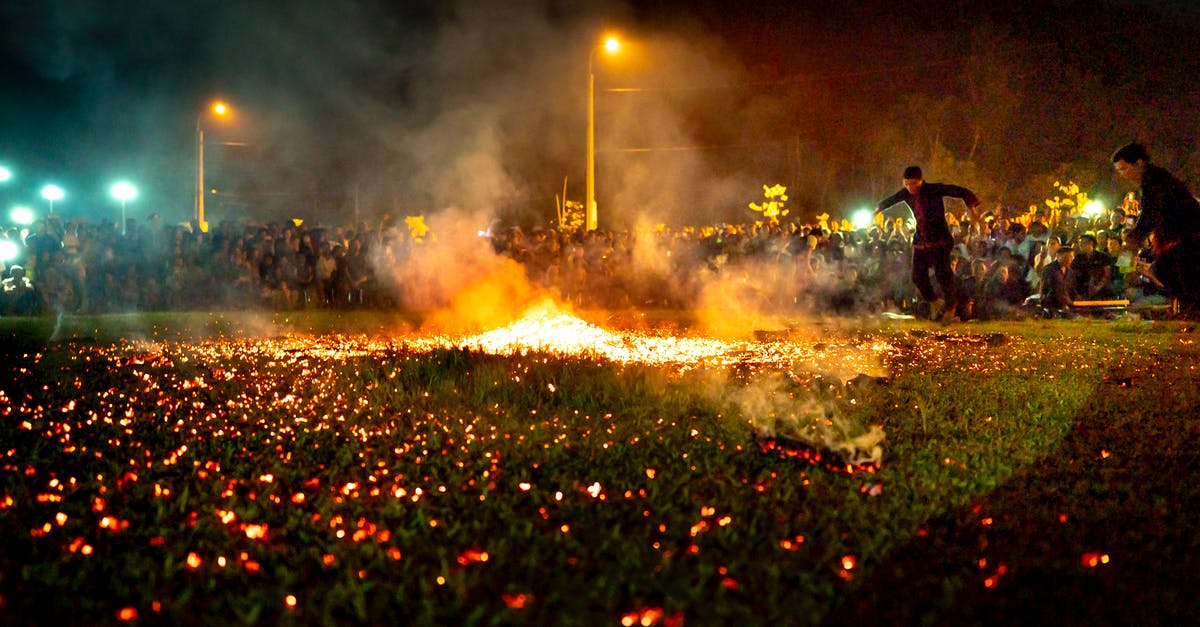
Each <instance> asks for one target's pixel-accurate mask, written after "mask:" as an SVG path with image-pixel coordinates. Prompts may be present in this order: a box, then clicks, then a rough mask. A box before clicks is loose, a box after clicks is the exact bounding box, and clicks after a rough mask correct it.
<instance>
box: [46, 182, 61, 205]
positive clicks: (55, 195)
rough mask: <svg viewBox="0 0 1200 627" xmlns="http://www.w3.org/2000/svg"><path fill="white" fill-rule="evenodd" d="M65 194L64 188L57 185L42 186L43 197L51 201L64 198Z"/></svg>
mask: <svg viewBox="0 0 1200 627" xmlns="http://www.w3.org/2000/svg"><path fill="white" fill-rule="evenodd" d="M65 195H66V192H64V191H63V190H62V188H61V187H59V186H57V185H47V186H45V187H43V188H42V198H45V199H46V200H49V201H50V202H54V201H56V200H62V197H63V196H65Z"/></svg>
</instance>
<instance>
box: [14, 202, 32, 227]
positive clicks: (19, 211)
mask: <svg viewBox="0 0 1200 627" xmlns="http://www.w3.org/2000/svg"><path fill="white" fill-rule="evenodd" d="M10 217H11V218H12V221H13V222H14V223H16V224H19V225H21V226H29V225H30V224H33V210H32V209H30V208H29V207H26V206H24V205H21V206H17V207H13V210H12V213H11V214H10Z"/></svg>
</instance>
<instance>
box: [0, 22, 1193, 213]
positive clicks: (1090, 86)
mask: <svg viewBox="0 0 1200 627" xmlns="http://www.w3.org/2000/svg"><path fill="white" fill-rule="evenodd" d="M831 4H834V5H837V4H845V5H848V6H830V5H831ZM976 4H983V3H968V2H932V3H895V2H883V1H874V0H868V1H866V2H854V3H826V2H821V3H815V2H814V3H809V2H742V3H727V2H712V1H710V2H693V3H680V2H674V1H667V0H661V1H658V2H650V1H647V2H633V3H616V2H607V3H597V2H583V1H571V0H562V1H517V2H503V3H501V2H497V3H480V2H460V3H443V2H434V1H429V2H407V3H400V2H382V1H369V0H360V1H356V2H326V1H317V0H296V1H292V2H287V3H271V2H262V3H256V2H235V3H225V2H215V1H200V0H184V1H181V2H168V3H160V2H144V3H136V2H126V3H93V2H85V1H82V0H80V1H74V2H69V1H48V2H19V3H6V4H5V5H4V6H3V8H0V17H2V21H0V23H2V26H0V29H3V30H2V33H3V34H2V39H0V49H2V50H3V55H2V57H0V68H2V70H0V71H2V73H3V74H2V75H3V79H2V82H0V89H2V90H3V97H2V98H0V163H3V164H4V165H6V166H7V167H9V168H10V169H12V170H13V171H14V173H15V178H14V180H12V181H11V182H9V183H8V184H7V185H6V187H4V188H3V190H0V198H2V199H3V203H4V206H5V208H7V207H11V206H12V205H14V204H18V203H25V204H28V205H30V206H32V207H34V208H36V209H38V210H39V211H41V210H42V209H44V208H45V201H43V200H41V199H40V198H39V197H38V195H37V193H38V190H39V189H40V188H41V186H42V185H44V184H46V183H50V182H53V183H57V184H59V185H60V186H62V187H63V188H64V189H66V191H67V198H66V199H64V200H63V201H61V202H60V203H58V204H56V209H59V210H60V211H61V213H63V214H64V215H66V216H75V215H82V216H88V217H89V219H92V220H103V219H114V217H113V215H112V214H115V212H116V203H115V201H113V200H111V199H110V198H109V197H108V195H107V191H106V190H107V188H108V186H109V185H111V183H112V182H113V181H115V180H117V179H118V178H124V179H128V180H130V181H133V182H134V183H135V184H137V185H138V186H139V188H140V189H141V190H142V197H141V198H139V199H138V200H137V201H135V202H134V203H131V205H130V215H131V216H133V217H141V216H144V215H146V214H148V213H149V212H150V211H160V212H162V213H163V214H164V215H165V216H167V217H168V218H170V219H172V220H186V219H187V218H188V217H190V216H191V213H192V186H193V185H194V177H195V149H196V137H195V126H196V120H197V116H198V115H200V114H201V113H202V112H203V111H204V109H205V107H206V106H207V104H208V103H209V102H211V101H212V100H214V99H217V98H220V99H223V100H225V101H226V102H228V103H229V104H230V105H231V106H232V107H233V108H234V110H235V112H236V115H235V116H234V117H233V118H232V119H230V120H227V121H221V122H218V121H215V120H209V119H207V118H206V119H205V120H204V125H205V131H206V138H207V140H208V141H207V142H206V169H207V170H208V173H209V177H208V178H209V181H208V182H209V183H210V185H209V187H215V188H216V189H217V190H218V193H217V195H216V196H211V197H210V200H209V206H210V209H209V213H210V216H209V218H210V220H219V219H222V218H240V217H247V218H252V219H263V220H266V219H279V218H284V217H306V218H310V219H313V220H318V221H336V220H345V219H349V217H350V216H352V215H353V211H354V210H355V208H357V210H358V212H359V216H360V217H361V218H363V219H369V218H374V217H377V216H380V215H383V214H388V213H390V214H393V215H404V214H407V215H415V214H420V213H430V212H435V211H439V210H441V209H444V208H448V207H458V208H460V209H464V210H467V211H470V212H475V213H477V214H478V215H480V216H482V217H485V218H488V219H490V218H500V219H504V220H507V221H513V222H520V223H525V224H539V223H546V222H548V221H549V220H550V219H552V217H553V215H554V202H555V195H556V194H560V193H561V190H562V188H563V182H564V177H565V178H566V181H567V186H568V189H567V196H568V198H572V199H577V200H582V196H583V175H584V157H585V141H584V140H585V129H586V126H585V120H586V87H587V83H586V78H587V61H588V56H589V54H588V53H589V50H590V49H591V46H592V45H594V44H595V43H597V42H598V41H599V39H600V36H601V35H602V34H603V33H605V32H608V31H609V30H613V31H615V32H617V33H619V34H620V35H621V36H622V39H623V40H624V41H626V42H627V46H626V47H625V49H623V51H622V53H621V54H620V55H618V56H616V57H614V58H611V59H609V58H603V57H602V55H601V56H597V57H596V59H595V65H594V68H595V73H596V77H597V79H596V80H597V90H598V93H597V117H596V122H597V149H598V157H597V164H598V165H597V170H598V182H597V185H598V192H597V194H598V198H599V200H600V203H601V207H602V212H604V213H603V214H602V218H601V220H602V224H606V225H609V226H619V225H623V224H633V223H635V222H637V221H639V220H641V221H646V220H649V221H653V222H663V221H665V222H674V223H692V224H694V223H703V222H711V221H717V220H746V219H750V217H751V216H750V215H748V212H747V211H746V204H747V203H748V202H752V201H756V200H761V197H760V196H759V195H758V194H760V193H761V187H762V184H764V183H777V182H782V183H784V184H786V185H788V186H789V187H790V188H791V189H792V192H793V193H792V196H793V198H795V200H794V203H795V205H794V206H795V209H796V212H795V213H796V215H797V216H800V217H803V216H807V215H810V214H816V213H818V212H820V211H831V212H834V213H837V212H838V211H839V210H841V209H845V208H850V207H851V206H853V205H856V204H868V203H870V202H871V201H872V200H873V199H877V198H879V197H882V195H885V194H886V193H888V192H890V191H894V190H893V188H894V187H896V186H897V185H898V178H899V171H900V168H902V167H903V166H904V165H907V164H908V163H921V164H923V165H925V166H926V172H927V175H929V176H928V177H929V178H930V179H931V180H939V179H943V178H944V179H946V180H951V179H952V180H953V182H958V183H962V184H968V185H971V186H973V187H974V188H977V191H979V192H980V193H981V196H983V197H984V199H985V202H989V203H995V202H1003V203H1005V204H1006V205H1010V206H1018V207H1019V206H1024V205H1026V204H1028V203H1029V202H1036V201H1038V200H1039V198H1037V196H1038V194H1039V193H1041V192H1042V191H1043V190H1045V191H1051V190H1048V189H1047V187H1048V181H1050V180H1056V179H1058V178H1060V177H1061V178H1073V179H1074V180H1076V181H1077V182H1080V183H1081V184H1082V185H1087V186H1090V188H1091V189H1093V190H1094V192H1095V194H1096V195H1098V196H1105V195H1108V196H1110V197H1111V196H1115V195H1117V194H1119V193H1120V191H1121V190H1120V188H1119V186H1118V184H1117V183H1116V181H1115V180H1114V179H1113V177H1112V176H1111V173H1110V172H1109V170H1110V168H1109V164H1108V163H1107V161H1106V158H1107V155H1108V154H1109V153H1110V152H1111V151H1112V150H1113V148H1115V147H1116V146H1117V145H1119V144H1120V143H1123V142H1124V141H1128V140H1130V139H1138V140H1141V141H1143V142H1145V143H1147V144H1148V145H1149V146H1150V148H1151V153H1152V155H1155V158H1156V160H1157V161H1159V162H1160V163H1162V164H1163V165H1165V166H1167V167H1168V168H1169V169H1172V170H1173V171H1175V172H1176V173H1178V174H1180V175H1182V176H1183V177H1184V178H1185V179H1189V180H1190V181H1191V182H1192V183H1193V186H1195V185H1197V184H1200V178H1196V177H1200V158H1197V156H1196V155H1195V154H1194V153H1195V150H1194V143H1195V142H1194V140H1195V129H1196V127H1197V121H1196V120H1197V116H1196V112H1197V111H1200V93H1197V90H1196V88H1195V87H1193V85H1195V84H1196V82H1195V80H1194V77H1195V76H1197V75H1200V72H1198V70H1200V67H1198V66H1200V61H1197V59H1196V56H1197V55H1194V54H1192V53H1190V52H1188V51H1187V50H1186V49H1185V48H1187V47H1188V46H1182V45H1180V42H1184V41H1191V39H1188V37H1191V36H1192V34H1193V33H1194V32H1195V26H1197V25H1200V20H1197V19H1196V12H1195V10H1192V9H1188V8H1186V7H1183V6H1182V5H1176V4H1172V3H1164V2H1128V1H1117V0H1112V1H1109V2H1083V3H1068V2H1033V3H1021V4H1022V8H1021V9H1020V10H1015V9H1012V8H1009V7H1007V6H999V7H989V8H983V7H977V6H975V5H976ZM1001 4H1002V5H1003V4H1005V3H1001ZM682 6H686V7H687V8H686V9H681V8H680V7H682ZM598 54H599V53H598ZM227 144H237V145H227ZM1044 197H1045V194H1042V195H1041V198H1044ZM5 212H7V211H5Z"/></svg>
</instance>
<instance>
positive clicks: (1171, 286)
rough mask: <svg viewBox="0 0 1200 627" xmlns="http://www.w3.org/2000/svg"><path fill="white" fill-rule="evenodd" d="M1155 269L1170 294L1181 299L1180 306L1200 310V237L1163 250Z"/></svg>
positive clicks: (1189, 311) (1190, 309)
mask: <svg viewBox="0 0 1200 627" xmlns="http://www.w3.org/2000/svg"><path fill="white" fill-rule="evenodd" d="M1152 271H1153V272H1154V276H1155V277H1156V278H1157V279H1158V280H1159V281H1162V282H1163V285H1164V286H1165V287H1166V288H1167V294H1168V295H1169V296H1171V297H1172V298H1178V299H1179V308H1180V309H1182V310H1184V311H1185V312H1187V313H1190V314H1197V313H1200V239H1186V240H1183V241H1182V242H1179V243H1178V244H1176V245H1174V246H1171V247H1169V248H1168V249H1167V250H1164V251H1162V252H1160V253H1159V254H1158V255H1157V256H1156V258H1155V259H1154V266H1153V268H1152Z"/></svg>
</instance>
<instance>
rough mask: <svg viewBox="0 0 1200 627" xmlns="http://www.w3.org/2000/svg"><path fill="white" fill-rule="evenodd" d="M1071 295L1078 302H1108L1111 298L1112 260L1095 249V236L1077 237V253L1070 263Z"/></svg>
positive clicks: (1086, 234)
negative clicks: (1073, 295)
mask: <svg viewBox="0 0 1200 627" xmlns="http://www.w3.org/2000/svg"><path fill="white" fill-rule="evenodd" d="M1071 270H1072V275H1073V279H1072V285H1071V289H1072V293H1073V294H1075V297H1076V298H1077V299H1079V300H1108V299H1110V298H1112V297H1113V296H1114V295H1113V292H1112V284H1113V280H1112V278H1113V259H1112V257H1109V256H1108V253H1106V252H1103V251H1100V250H1097V249H1096V236H1095V235H1093V234H1091V233H1084V234H1083V235H1080V236H1079V251H1078V252H1076V253H1075V261H1073V262H1072V263H1071Z"/></svg>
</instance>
